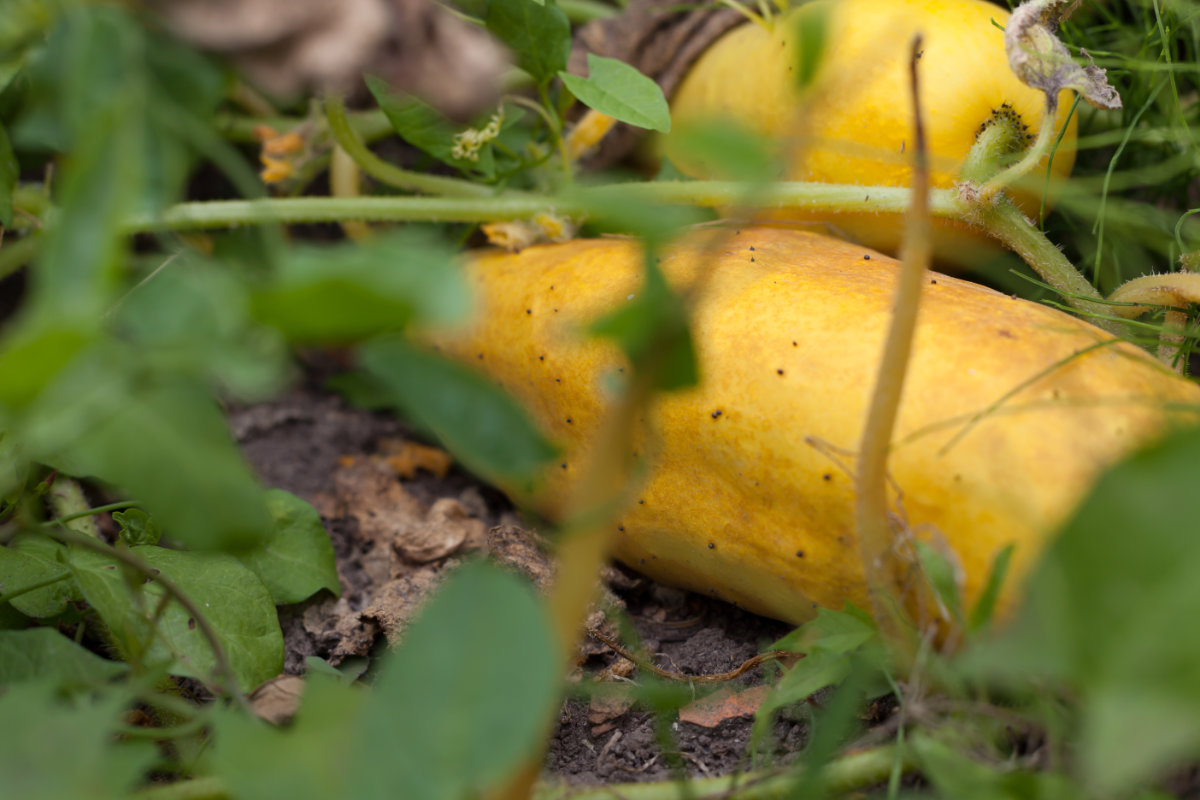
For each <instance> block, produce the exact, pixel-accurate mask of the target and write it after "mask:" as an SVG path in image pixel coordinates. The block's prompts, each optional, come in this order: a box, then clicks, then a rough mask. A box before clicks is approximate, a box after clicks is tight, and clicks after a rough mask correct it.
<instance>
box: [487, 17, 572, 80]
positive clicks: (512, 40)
mask: <svg viewBox="0 0 1200 800" xmlns="http://www.w3.org/2000/svg"><path fill="white" fill-rule="evenodd" d="M484 21H485V23H486V24H487V29H488V30H489V31H491V32H492V34H493V35H494V36H495V37H496V38H497V39H499V40H500V41H502V42H504V44H506V45H508V47H509V49H510V50H512V51H513V55H515V56H516V57H517V66H518V67H520V68H521V69H523V70H525V71H526V72H528V73H529V74H530V75H532V76H533V80H534V81H535V82H536V83H538V84H543V85H544V84H546V83H549V81H550V80H551V79H552V78H553V77H554V76H555V75H557V74H558V73H559V72H561V71H562V70H564V69H566V68H567V60H568V58H570V55H571V23H570V21H569V20H568V19H567V15H566V14H565V13H563V10H562V9H561V8H559V7H558V5H557V4H556V3H554V2H553V0H545V2H544V3H535V2H533V0H488V6H487V13H486V14H485V16H484Z"/></svg>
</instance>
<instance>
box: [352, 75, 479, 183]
mask: <svg viewBox="0 0 1200 800" xmlns="http://www.w3.org/2000/svg"><path fill="white" fill-rule="evenodd" d="M366 82H367V88H368V89H370V90H371V94H372V95H374V97H375V102H376V103H378V104H379V108H380V109H381V110H382V111H383V113H384V115H385V116H387V118H388V121H389V122H391V123H392V128H394V129H395V131H396V133H397V135H399V136H400V138H401V139H403V140H404V141H406V142H408V143H409V144H411V145H413V146H414V147H418V148H420V149H421V150H423V151H424V152H426V153H428V154H429V155H431V156H433V157H434V158H436V159H437V160H439V161H441V162H443V163H445V164H449V165H450V166H452V167H454V168H456V169H460V170H462V171H463V172H466V173H468V174H476V175H479V176H481V177H483V178H485V179H491V178H492V177H493V175H494V173H495V171H496V169H495V166H496V165H495V156H494V153H493V151H492V147H491V144H490V143H487V144H484V145H483V146H482V147H481V148H480V149H479V151H478V155H477V158H476V159H474V160H472V159H469V158H458V157H455V155H454V152H453V151H454V137H455V135H456V134H458V133H460V132H462V131H463V130H464V127H462V126H455V125H452V124H451V123H450V122H449V121H448V120H447V119H446V118H445V117H443V116H442V115H441V114H440V113H439V112H438V111H437V109H435V108H434V107H433V106H431V105H429V104H428V103H425V102H423V101H421V100H419V99H418V98H416V97H413V96H412V95H406V94H398V93H396V92H393V91H392V89H391V87H390V86H388V84H387V83H386V82H385V81H384V80H383V79H381V78H377V77H375V76H374V75H367V76H366ZM486 124H487V123H486V121H484V122H482V123H481V125H480V126H481V127H482V126H483V125H486Z"/></svg>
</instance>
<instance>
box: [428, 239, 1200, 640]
mask: <svg viewBox="0 0 1200 800" xmlns="http://www.w3.org/2000/svg"><path fill="white" fill-rule="evenodd" d="M661 265H662V268H663V270H664V272H665V274H666V275H667V277H668V280H669V281H670V282H671V283H672V285H673V286H675V287H676V288H677V289H683V288H687V287H694V288H695V289H696V297H695V304H694V312H693V317H692V332H693V335H694V337H695V343H696V347H697V351H698V360H699V366H700V373H701V381H700V384H699V385H698V386H696V387H694V388H691V389H687V390H684V391H681V392H677V393H671V394H664V395H660V396H657V397H656V398H655V400H654V401H653V402H652V404H651V405H650V407H649V408H648V409H647V422H648V423H649V425H650V428H651V429H652V431H653V435H652V436H651V437H649V438H648V440H647V441H646V442H643V443H640V444H638V445H636V446H637V447H638V449H639V455H641V456H642V457H644V458H645V459H646V464H647V469H648V473H647V475H646V477H645V480H644V482H643V483H642V485H641V486H640V488H639V489H638V490H637V492H636V494H635V496H634V497H633V499H632V501H631V502H630V503H629V504H628V506H627V507H626V508H624V509H623V510H622V512H621V513H620V515H619V518H618V519H617V520H616V521H614V522H613V525H614V527H615V529H616V530H615V536H616V545H615V547H616V549H615V555H616V557H617V558H619V559H620V560H622V561H624V562H625V563H626V564H629V565H630V566H632V567H634V568H635V569H637V570H640V571H642V572H644V573H646V574H647V575H650V576H651V577H654V578H656V579H659V580H661V581H664V582H667V583H671V584H675V585H678V586H682V587H685V588H689V589H692V590H695V591H698V592H702V593H706V594H710V595H713V596H716V597H720V598H723V599H725V600H728V601H732V602H735V603H737V604H739V605H741V606H744V607H745V608H748V609H750V610H752V611H755V612H758V613H761V614H765V615H768V616H772V617H777V618H779V619H783V620H787V621H790V622H794V623H798V622H801V621H803V620H805V619H807V618H809V617H810V616H811V615H812V614H813V613H814V609H815V608H816V607H817V606H826V607H834V608H839V607H841V606H842V605H843V604H844V603H845V602H846V601H851V602H854V603H856V604H859V605H860V606H863V607H866V605H865V604H866V603H867V602H868V596H867V590H866V585H865V581H864V577H863V573H862V569H861V563H860V559H859V556H858V553H857V551H856V549H855V548H856V544H855V542H856V537H855V526H854V513H853V504H854V494H855V491H854V482H853V479H852V472H853V470H854V457H853V451H854V450H855V449H856V448H857V447H858V445H859V440H860V437H861V435H862V428H863V421H864V417H865V414H866V408H867V403H868V399H869V396H870V393H871V390H872V385H873V382H874V380H875V372H876V369H877V367H878V361H879V357H880V353H881V350H882V346H883V342H884V336H885V330H886V326H887V324H888V321H889V317H890V313H891V304H892V296H893V290H894V284H895V280H896V276H897V269H898V264H897V263H896V262H895V261H894V260H892V259H890V258H888V257H886V256H883V255H881V254H879V253H877V252H874V251H870V250H867V249H865V248H863V247H861V246H858V245H853V244H849V243H847V242H844V241H841V240H837V239H832V238H829V237H823V236H820V235H817V234H814V233H811V232H806V231H799V230H788V229H780V228H767V227H762V228H754V229H743V230H741V231H739V232H737V233H735V232H733V231H732V230H725V231H722V230H712V229H710V230H701V231H694V232H692V233H690V234H688V236H687V237H685V239H684V240H683V242H682V243H680V244H678V245H677V246H675V247H673V248H671V249H669V250H668V251H667V252H665V253H664V254H663V255H662V260H661ZM642 271H643V270H642V253H641V249H640V246H639V245H638V243H637V242H635V241H631V240H625V239H596V240H576V241H572V242H568V243H565V244H555V245H545V246H538V247H531V248H529V249H526V250H524V251H523V252H520V253H517V254H511V253H504V252H498V251H484V252H480V253H477V254H475V255H473V256H472V257H471V258H470V261H469V264H468V274H469V276H470V280H471V282H472V283H473V284H474V286H475V288H476V289H477V291H478V293H479V295H480V299H481V307H480V313H479V314H478V318H477V319H476V321H475V322H474V324H473V325H472V326H471V327H470V328H469V329H467V330H463V331H458V332H455V333H437V334H434V335H433V336H432V337H431V338H432V341H433V343H434V344H435V345H436V346H437V348H438V349H439V350H440V351H442V352H443V353H447V354H450V355H452V356H454V357H456V358H458V359H461V360H462V361H464V362H467V363H470V364H473V365H476V366H478V367H479V368H480V369H482V370H485V371H486V372H487V373H488V374H489V375H490V376H492V377H493V378H494V379H495V380H496V381H497V382H499V383H500V384H501V385H503V386H504V387H505V388H506V389H508V390H509V391H510V392H512V393H513V394H514V395H515V396H516V397H517V398H519V400H520V401H521V402H522V403H523V404H524V405H525V406H526V407H527V408H528V409H529V411H530V412H531V413H532V414H533V416H534V417H535V418H536V419H537V420H538V421H539V422H540V423H541V424H542V425H543V426H544V428H545V429H546V430H547V431H548V432H549V433H550V435H551V436H552V437H553V438H554V439H556V440H557V441H558V442H559V443H560V444H561V445H562V446H563V448H564V453H565V454H564V456H563V457H562V458H561V459H560V461H559V462H558V463H555V464H554V465H553V467H552V468H551V469H549V470H548V472H547V474H546V479H545V485H544V487H543V490H542V491H541V492H539V494H538V496H537V497H536V498H532V501H533V502H534V503H535V504H536V505H537V506H538V507H539V508H540V509H541V511H542V512H544V513H545V514H547V515H549V516H551V517H554V516H556V515H558V514H560V513H561V512H562V508H561V505H560V504H561V500H562V498H564V497H565V496H566V494H567V493H568V489H569V488H570V486H571V485H572V482H574V481H576V480H578V479H579V476H580V474H581V468H582V465H583V463H584V462H585V461H586V459H587V458H588V454H589V452H590V451H591V450H592V448H593V447H594V446H595V444H596V439H597V437H598V436H600V435H601V430H602V427H601V422H602V419H603V417H604V415H605V411H606V408H607V407H608V404H609V402H610V400H611V387H612V385H613V380H612V379H613V378H614V377H617V372H618V371H619V370H622V369H626V370H627V369H628V365H627V364H626V362H625V360H624V358H623V356H621V354H620V353H619V351H618V350H617V349H616V348H615V347H614V346H612V345H611V344H609V343H606V342H600V341H596V340H592V339H588V338H586V337H585V336H584V334H583V332H582V329H583V327H584V326H586V325H587V323H589V322H590V321H592V320H594V319H596V318H597V317H599V316H601V315H603V314H606V313H608V312H611V311H613V310H614V309H617V308H620V307H621V306H622V305H623V304H625V303H627V302H629V300H630V298H632V297H634V296H635V295H636V293H637V292H638V291H639V290H640V284H641V277H642ZM701 279H703V280H701ZM1197 409H1200V388H1198V387H1197V386H1195V385H1194V384H1192V383H1191V382H1189V381H1187V380H1184V379H1182V378H1180V377H1178V376H1176V375H1175V374H1173V373H1171V372H1169V371H1168V370H1166V369H1165V368H1163V367H1162V366H1161V365H1160V364H1159V363H1158V362H1156V361H1155V360H1153V359H1152V358H1150V357H1149V356H1148V355H1146V354H1145V353H1144V352H1143V351H1141V350H1139V349H1138V348H1136V347H1134V346H1132V345H1129V344H1126V343H1123V342H1119V341H1117V340H1114V339H1113V338H1112V337H1110V336H1109V335H1108V334H1106V333H1104V332H1103V331H1101V330H1099V329H1097V328H1095V327H1093V326H1091V325H1089V324H1087V323H1085V322H1081V321H1080V320H1078V319H1075V318H1073V317H1070V316H1067V315H1066V314H1063V313H1061V312H1058V311H1055V310H1053V309H1050V308H1047V307H1044V306H1040V305H1037V304H1034V303H1030V302H1026V301H1023V300H1018V299H1014V298H1011V297H1008V296H1006V295H1002V294H998V293H996V292H994V291H991V290H989V289H986V288H982V287H980V286H977V285H975V284H971V283H967V282H963V281H960V280H956V279H954V278H949V277H946V276H943V275H938V274H936V273H932V274H931V278H930V285H929V286H928V287H927V291H926V293H925V297H924V299H923V301H922V307H921V313H920V322H919V326H918V329H917V333H916V341H915V350H914V353H913V360H912V364H911V369H910V371H909V374H908V379H907V383H906V384H905V389H904V396H903V399H902V403H901V407H900V410H899V417H898V425H897V429H896V437H895V440H894V449H893V452H892V455H891V460H890V471H891V476H892V478H893V480H894V481H895V486H896V487H897V488H898V489H899V491H900V492H901V493H902V496H901V498H900V506H899V508H902V510H903V513H904V515H905V518H906V521H907V525H908V527H909V529H910V530H911V532H912V533H913V535H915V536H918V537H923V538H931V537H932V538H935V539H938V538H940V539H941V541H943V542H944V543H946V544H948V545H949V546H950V547H951V548H953V550H954V551H955V552H956V553H957V557H958V559H959V561H960V562H961V566H962V569H963V577H964V588H965V594H966V599H967V601H968V602H973V601H974V600H975V598H977V597H978V595H979V593H980V590H981V587H982V584H983V582H984V581H985V580H986V576H987V572H988V569H989V565H990V564H991V562H992V559H993V558H994V557H995V555H996V553H997V552H998V551H999V550H1000V549H1001V548H1003V547H1005V546H1006V545H1008V544H1010V543H1014V544H1015V545H1016V551H1015V555H1014V562H1013V563H1014V573H1015V575H1016V576H1017V579H1018V580H1019V577H1020V575H1021V574H1022V573H1024V572H1025V571H1026V569H1027V568H1028V566H1029V565H1030V562H1031V560H1032V559H1034V557H1035V556H1036V555H1037V554H1038V552H1039V550H1041V548H1042V546H1043V543H1044V541H1045V539H1046V537H1047V535H1048V534H1049V533H1051V532H1052V531H1053V530H1054V529H1055V528H1056V526H1058V525H1059V524H1060V523H1061V522H1062V521H1063V520H1064V518H1065V517H1066V516H1067V515H1069V514H1070V513H1071V511H1072V509H1073V508H1074V507H1075V505H1076V504H1077V502H1078V501H1079V500H1080V499H1081V497H1082V495H1083V494H1084V493H1085V492H1086V491H1087V490H1088V488H1089V487H1090V486H1091V484H1092V482H1093V480H1094V479H1095V477H1096V476H1097V474H1098V473H1099V472H1100V471H1101V470H1103V469H1104V468H1105V467H1107V466H1108V465H1110V464H1112V463H1113V462H1114V461H1115V460H1117V459H1118V458H1120V457H1121V456H1122V455H1123V454H1125V453H1127V452H1129V451H1130V450H1131V449H1133V448H1136V447H1137V446H1139V445H1140V444H1142V443H1144V442H1146V441H1147V440H1148V439H1150V438H1151V437H1154V436H1156V435H1159V434H1161V433H1163V432H1164V431H1165V430H1166V429H1167V428H1169V427H1170V426H1171V425H1172V424H1175V423H1180V424H1184V423H1186V424H1191V423H1193V422H1195V421H1197V419H1198V417H1197V414H1196V411H1197ZM631 446H635V445H631ZM520 499H522V500H525V501H528V500H530V498H520ZM1010 585H1011V582H1010ZM1011 599H1012V598H1011V596H1008V597H1007V598H1006V602H1008V601H1011Z"/></svg>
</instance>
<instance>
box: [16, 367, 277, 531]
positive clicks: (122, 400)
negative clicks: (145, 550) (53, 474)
mask: <svg viewBox="0 0 1200 800" xmlns="http://www.w3.org/2000/svg"><path fill="white" fill-rule="evenodd" d="M128 358H132V356H130V355H128V354H124V355H123V354H122V351H120V350H119V349H114V348H111V347H99V348H94V349H93V351H92V352H90V353H89V355H88V357H86V358H84V359H81V360H79V362H78V363H77V364H76V365H74V366H75V367H76V368H75V369H72V370H71V371H70V374H67V375H64V376H62V378H61V379H60V380H59V381H56V382H55V384H54V386H53V387H52V390H50V391H48V392H47V393H46V394H45V395H44V396H43V397H42V402H40V403H39V404H38V407H37V409H36V411H37V413H36V414H35V415H31V416H30V417H29V418H28V419H27V420H26V421H25V425H24V427H23V430H22V433H23V435H24V437H25V438H24V442H25V444H26V445H27V446H28V447H29V452H30V455H31V456H32V457H34V458H36V459H37V460H39V461H41V462H43V463H47V464H51V465H53V466H55V467H57V468H59V469H61V470H62V471H64V472H66V473H68V474H71V475H76V476H81V477H82V476H94V477H97V478H100V479H102V480H105V481H109V482H111V483H114V484H117V485H118V486H120V487H122V488H123V489H125V490H126V491H127V492H128V493H129V495H132V496H135V497H137V498H138V499H139V500H140V501H141V504H142V507H143V508H144V509H145V510H146V511H147V512H148V513H149V514H150V515H151V516H153V517H154V518H155V519H156V520H158V522H159V523H160V524H161V525H162V526H163V528H164V530H165V531H166V532H167V533H168V534H169V535H170V536H173V537H175V538H176V539H178V540H180V541H182V542H185V543H187V544H188V545H190V546H192V547H195V548H197V549H214V548H220V549H227V550H238V549H245V548H249V547H253V546H255V545H257V544H258V543H259V542H261V541H262V539H263V537H264V536H265V535H266V532H267V530H268V529H269V527H270V520H269V517H268V515H267V509H266V502H265V500H264V498H263V493H262V489H261V487H260V486H259V484H258V482H257V480H256V479H255V478H254V476H253V474H252V473H251V471H250V468H249V466H248V465H247V464H246V462H245V460H244V458H243V457H242V454H241V453H240V451H239V450H238V448H237V447H236V445H235V444H234V443H233V441H232V438H231V436H230V433H229V428H228V424H227V423H226V421H225V418H224V416H223V415H222V414H221V412H220V410H219V409H218V407H217V405H216V404H215V403H214V402H213V400H212V398H211V397H209V396H208V394H207V392H206V391H205V390H204V389H203V387H201V386H198V385H196V383H194V382H189V381H185V380H172V379H170V378H162V379H155V378H153V377H150V376H144V377H140V379H138V380H134V379H133V378H132V377H131V376H132V375H133V374H135V373H134V370H133V368H132V367H129V366H127V363H128V362H127V361H126V362H125V363H123V361H124V359H128ZM125 370H128V373H127V374H122V373H123V372H124V371H125Z"/></svg>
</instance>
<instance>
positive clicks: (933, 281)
mask: <svg viewBox="0 0 1200 800" xmlns="http://www.w3.org/2000/svg"><path fill="white" fill-rule="evenodd" d="M929 282H930V283H931V284H933V285H934V286H937V278H930V279H929Z"/></svg>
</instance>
